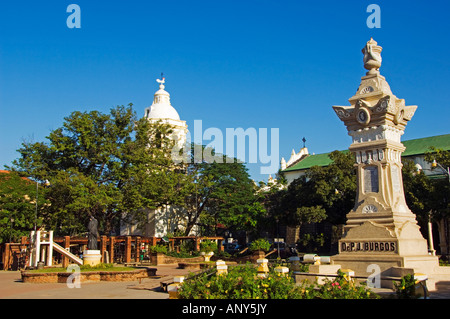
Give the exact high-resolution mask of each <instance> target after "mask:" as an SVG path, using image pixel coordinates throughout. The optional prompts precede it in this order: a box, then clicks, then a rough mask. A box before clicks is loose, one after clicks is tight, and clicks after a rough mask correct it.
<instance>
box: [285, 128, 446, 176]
mask: <svg viewBox="0 0 450 319" xmlns="http://www.w3.org/2000/svg"><path fill="white" fill-rule="evenodd" d="M402 143H403V145H405V147H406V150H405V151H404V152H403V154H402V157H406V156H414V155H420V154H425V152H426V151H428V150H429V148H430V146H434V147H436V148H439V149H443V150H450V134H445V135H438V136H431V137H424V138H418V139H414V140H408V141H402ZM342 152H348V150H345V151H342ZM329 154H330V153H323V154H316V155H309V156H307V157H306V158H305V159H303V160H301V161H300V162H298V163H296V164H295V165H293V166H291V167H288V168H286V169H285V170H284V171H283V172H291V171H301V170H305V169H308V168H311V167H313V166H328V165H330V164H331V163H332V160H331V159H330V157H329Z"/></svg>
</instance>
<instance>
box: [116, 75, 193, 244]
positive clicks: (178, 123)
mask: <svg viewBox="0 0 450 319" xmlns="http://www.w3.org/2000/svg"><path fill="white" fill-rule="evenodd" d="M156 81H157V82H158V83H159V90H158V91H156V92H155V95H154V98H153V103H152V105H151V106H149V107H147V108H146V109H145V111H144V117H145V118H146V119H147V120H148V121H149V122H150V123H154V124H156V123H161V124H168V125H170V126H171V127H172V130H173V133H172V134H173V135H174V136H172V138H174V139H176V141H177V143H178V145H179V146H180V148H181V147H182V146H183V145H184V144H185V143H186V135H187V133H188V129H187V124H186V121H182V120H181V119H180V115H179V114H178V112H177V111H176V110H175V108H174V107H173V106H172V104H171V103H170V94H169V93H168V92H167V91H166V90H165V85H164V84H165V79H164V78H162V79H161V80H160V79H157V80H156ZM180 209H181V208H176V207H171V206H164V207H162V208H159V209H149V210H148V215H147V223H146V224H145V226H144V227H138V225H137V224H136V223H133V222H130V223H126V222H122V224H121V226H120V235H140V236H145V237H163V236H166V235H167V234H168V233H173V232H174V231H175V230H177V229H178V228H179V226H180V225H181V226H183V225H184V221H183V220H180V216H179V215H180V214H177V212H179V210H180ZM195 229H196V228H195V227H194V228H193V231H195Z"/></svg>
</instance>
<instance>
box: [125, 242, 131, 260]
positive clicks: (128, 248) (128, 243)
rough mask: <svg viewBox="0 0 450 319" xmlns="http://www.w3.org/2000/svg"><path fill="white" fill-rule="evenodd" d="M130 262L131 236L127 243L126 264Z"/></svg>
mask: <svg viewBox="0 0 450 319" xmlns="http://www.w3.org/2000/svg"><path fill="white" fill-rule="evenodd" d="M130 262H131V236H127V237H126V241H125V263H130Z"/></svg>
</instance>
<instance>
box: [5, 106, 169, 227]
mask: <svg viewBox="0 0 450 319" xmlns="http://www.w3.org/2000/svg"><path fill="white" fill-rule="evenodd" d="M169 135H170V130H169V129H168V128H167V127H165V126H164V125H162V124H161V125H153V126H150V125H149V124H148V121H146V120H143V119H141V120H137V119H136V115H135V113H134V112H133V110H132V105H131V104H130V105H129V106H128V107H124V106H118V107H115V108H113V109H111V111H110V114H102V113H100V112H98V111H91V112H79V111H76V112H73V113H71V114H70V116H68V117H66V118H65V119H64V123H63V126H62V127H61V128H58V129H56V130H53V131H51V132H50V134H49V136H48V137H47V139H48V142H47V143H44V142H37V143H23V144H22V147H21V148H20V149H19V150H18V152H19V153H20V157H19V158H18V159H17V160H15V161H14V162H13V166H12V169H13V170H15V171H17V172H19V173H20V174H21V175H23V176H29V177H32V178H34V179H36V180H38V181H42V180H44V179H48V180H49V181H50V182H51V185H52V186H51V187H50V190H49V191H48V193H47V196H48V200H49V201H50V203H51V206H49V207H48V209H46V211H45V212H42V213H41V214H40V215H41V217H42V218H44V219H45V224H46V225H47V226H48V227H49V228H51V229H54V230H55V232H56V233H64V234H71V235H74V234H77V233H83V232H85V231H86V225H87V222H88V220H89V216H95V217H96V218H97V219H98V220H99V226H100V229H101V230H102V231H104V232H105V233H109V232H110V231H112V230H113V229H114V227H115V226H117V224H118V222H119V220H120V218H121V217H123V213H124V212H128V213H129V215H130V214H134V216H133V217H135V218H137V217H142V216H141V215H142V214H141V215H139V212H142V208H147V207H151V208H153V207H158V206H160V205H161V204H162V203H163V202H167V199H166V198H165V197H167V193H164V192H162V191H158V187H159V188H160V187H161V185H163V184H166V185H168V184H169V183H168V175H167V174H164V171H163V169H162V168H163V167H167V162H168V161H169V156H168V155H166V156H163V154H168V153H170V152H169V151H164V150H163V149H170V147H171V140H170V138H169V137H168V136H169Z"/></svg>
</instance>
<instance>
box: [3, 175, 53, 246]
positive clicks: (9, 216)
mask: <svg viewBox="0 0 450 319" xmlns="http://www.w3.org/2000/svg"><path fill="white" fill-rule="evenodd" d="M39 191H40V193H41V195H43V194H44V192H45V190H44V189H40V190H39ZM47 205H48V203H47V201H46V200H45V199H44V197H43V196H38V203H37V206H36V183H34V182H33V181H31V180H29V179H25V178H21V177H20V176H19V175H18V174H16V173H14V172H11V173H0V243H4V242H9V241H10V240H11V241H13V242H14V241H16V242H17V241H18V240H19V239H20V237H21V236H27V235H29V231H30V230H31V229H33V228H34V225H35V222H36V225H37V227H39V226H40V225H41V222H42V221H41V220H40V219H38V220H36V219H35V216H36V208H37V209H38V210H39V211H41V210H42V209H43V208H45V207H46V206H47Z"/></svg>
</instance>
